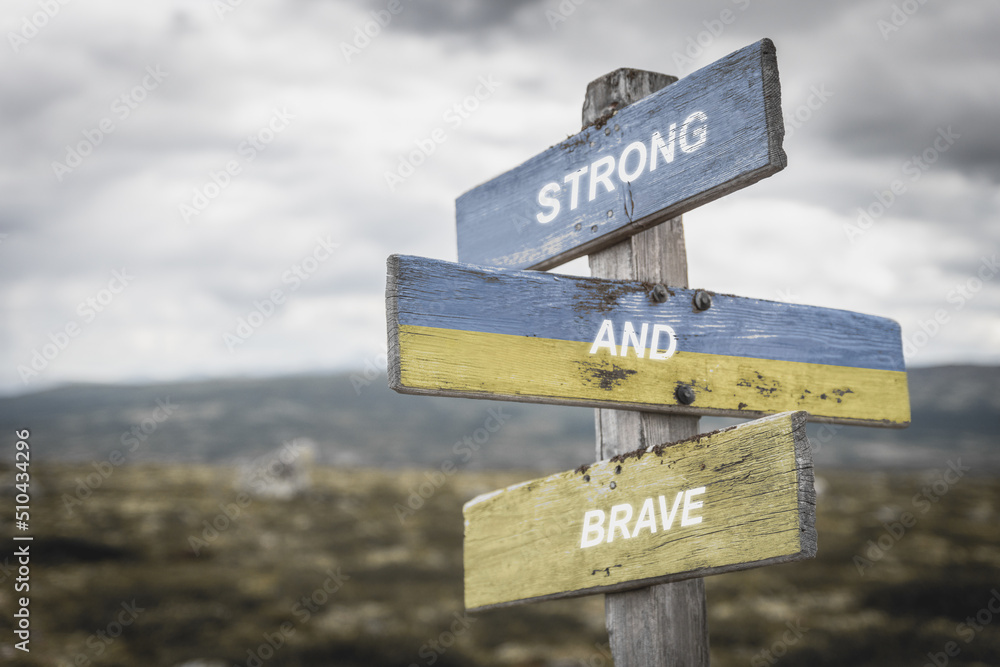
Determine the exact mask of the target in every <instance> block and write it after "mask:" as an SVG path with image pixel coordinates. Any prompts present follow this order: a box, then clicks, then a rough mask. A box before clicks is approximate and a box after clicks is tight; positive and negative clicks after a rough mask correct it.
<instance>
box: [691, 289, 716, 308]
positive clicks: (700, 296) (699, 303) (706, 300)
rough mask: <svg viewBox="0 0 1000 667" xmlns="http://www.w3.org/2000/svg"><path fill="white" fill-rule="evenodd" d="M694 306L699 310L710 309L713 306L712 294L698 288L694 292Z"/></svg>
mask: <svg viewBox="0 0 1000 667" xmlns="http://www.w3.org/2000/svg"><path fill="white" fill-rule="evenodd" d="M693 301H694V307H695V308H697V309H698V310H708V309H709V308H711V307H712V295H711V294H709V293H708V292H706V291H705V290H698V291H697V292H695V293H694V299H693Z"/></svg>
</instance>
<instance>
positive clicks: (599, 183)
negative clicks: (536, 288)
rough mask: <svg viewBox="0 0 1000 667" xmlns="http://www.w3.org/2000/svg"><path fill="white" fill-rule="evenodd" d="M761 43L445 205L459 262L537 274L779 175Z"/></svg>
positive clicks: (770, 80)
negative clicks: (450, 207) (451, 213)
mask: <svg viewBox="0 0 1000 667" xmlns="http://www.w3.org/2000/svg"><path fill="white" fill-rule="evenodd" d="M783 133H784V126H783V124H782V120H781V106H780V99H779V84H778V67H777V62H776V59H775V50H774V44H772V43H771V40H769V39H764V40H761V41H760V42H757V43H756V44H751V45H750V46H748V47H746V48H744V49H741V50H739V51H737V52H735V53H733V54H730V55H728V56H726V57H725V58H723V59H722V60H719V61H717V62H715V63H712V64H711V65H709V66H708V67H705V68H703V69H700V70H698V71H697V72H694V73H692V74H691V75H689V76H687V77H685V78H684V79H682V80H681V81H678V82H677V83H675V84H673V85H671V86H668V87H666V88H663V89H662V90H660V91H659V92H656V93H653V94H652V95H649V96H648V97H645V98H644V99H641V100H639V101H638V102H636V103H635V104H632V105H631V106H628V107H625V108H623V109H621V110H620V111H619V112H618V113H617V114H615V116H614V117H613V118H610V119H607V121H606V122H603V123H602V122H597V123H596V124H595V125H593V126H591V127H588V128H586V129H584V130H583V131H582V132H580V134H577V135H576V136H574V137H570V138H569V139H567V140H565V141H563V142H562V143H560V144H558V145H556V146H553V147H552V148H550V149H548V150H547V151H545V152H544V153H542V154H540V155H537V156H535V157H533V158H531V159H530V160H528V161H527V162H525V163H524V164H522V165H521V166H519V167H517V168H515V169H513V170H511V171H509V172H507V173H506V174H503V175H502V176H499V177H497V178H495V179H493V180H491V181H490V182H488V183H485V184H483V185H481V186H479V187H478V188H475V189H474V190H471V191H469V192H467V193H465V194H464V195H462V196H461V197H459V198H458V200H457V201H456V202H455V211H456V217H457V228H458V259H459V261H462V262H469V263H471V264H485V265H489V266H497V267H502V268H508V269H525V268H533V269H548V268H552V267H554V266H558V265H559V264H562V263H563V262H566V261H568V260H570V259H573V258H574V257H579V256H581V255H585V254H587V253H592V252H594V251H596V250H599V249H601V248H604V247H607V246H609V245H613V244H614V243H616V242H618V241H620V240H622V239H623V238H625V237H627V236H630V235H632V234H635V233H636V232H637V231H640V230H642V229H645V228H647V227H651V226H653V225H656V224H659V223H661V222H664V221H666V220H668V219H670V218H672V217H675V216H677V215H679V214H680V213H683V212H684V211H689V210H691V209H693V208H695V207H697V206H700V205H702V204H705V203H707V202H709V201H712V200H713V199H717V198H719V197H721V196H723V195H725V194H727V193H729V192H733V191H735V190H738V189H740V188H743V187H746V186H747V185H750V184H751V183H755V182H757V181H759V180H760V179H762V178H764V177H766V176H770V175H771V174H773V173H775V172H777V171H779V170H781V169H782V168H783V167H784V166H785V153H784V151H782V150H781V137H782V135H783Z"/></svg>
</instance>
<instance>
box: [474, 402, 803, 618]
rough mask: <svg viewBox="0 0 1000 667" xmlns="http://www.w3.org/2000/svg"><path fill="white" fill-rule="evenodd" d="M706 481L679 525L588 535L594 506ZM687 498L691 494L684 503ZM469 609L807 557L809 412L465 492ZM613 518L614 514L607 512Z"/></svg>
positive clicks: (669, 495)
mask: <svg viewBox="0 0 1000 667" xmlns="http://www.w3.org/2000/svg"><path fill="white" fill-rule="evenodd" d="M699 487H705V491H704V493H702V494H700V495H698V496H697V497H696V498H697V499H698V500H700V501H701V502H702V503H703V506H702V507H701V508H699V509H697V510H692V511H691V513H690V516H691V517H694V516H695V511H697V512H698V516H701V518H702V521H701V522H700V523H698V524H695V525H688V526H681V525H680V519H681V508H680V507H679V508H678V510H677V516H676V517H675V519H674V523H673V525H672V527H671V528H670V529H669V530H666V531H664V530H662V523H660V517H659V512H658V513H657V522H658V526H659V529H658V530H657V532H655V533H653V532H651V531H650V530H649V529H648V528H647V529H643V530H640V531H638V534H637V535H635V536H633V537H631V538H630V539H623V537H622V536H621V533H620V532H619V531H616V538H615V539H614V540H612V541H611V542H606V541H602V542H601V543H600V544H597V545H596V546H589V547H583V546H581V545H582V543H583V537H584V515H585V513H586V512H587V511H588V510H597V509H599V510H602V511H604V512H605V515H606V517H610V515H611V510H612V507H613V506H615V505H621V504H626V503H627V504H630V505H631V506H632V508H633V516H632V521H631V522H629V524H630V527H631V524H634V523H635V521H636V520H637V519H638V518H639V513H640V511H641V507H642V505H643V503H644V501H645V499H646V498H653V499H654V501H653V503H654V505H658V498H659V496H660V495H663V496H664V497H665V498H666V500H667V506H668V508H671V506H672V505H673V502H674V500H675V497H676V494H677V493H678V492H679V491H686V490H690V489H696V488H699ZM682 504H683V503H682ZM464 514H465V550H464V559H465V605H466V607H467V608H468V609H481V608H487V607H495V606H505V605H508V604H513V603H517V602H525V601H530V600H537V599H548V598H554V597H569V596H575V595H587V594H592V593H600V592H609V591H615V590H624V589H628V588H636V587H640V586H647V585H650V584H653V583H660V582H663V581H672V580H678V579H684V578H689V577H695V576H705V575H707V574H717V573H720V572H727V571H732V570H737V569H745V568H749V567H757V566H760V565H766V564H772V563H776V562H785V561H789V560H798V559H801V558H808V557H811V556H813V555H814V554H815V545H816V541H815V529H814V522H815V494H814V492H813V476H812V458H811V454H810V451H809V445H808V441H807V439H806V436H805V414H804V413H802V412H795V413H783V414H780V415H774V416H772V417H767V418H764V419H760V420H757V421H753V422H748V423H746V424H742V425H740V426H738V427H734V428H731V429H728V430H724V431H719V432H715V433H711V434H706V435H702V436H697V437H696V438H693V439H691V440H687V441H682V442H681V443H678V444H675V445H668V446H662V447H656V448H652V447H651V448H649V450H639V451H638V452H633V453H632V454H629V455H624V456H621V457H615V458H613V459H610V460H606V461H601V462H599V463H595V464H593V465H591V466H589V467H587V468H586V469H583V468H581V469H578V470H575V471H571V472H563V473H559V474H556V475H551V476H549V477H545V478H543V479H536V480H532V481H529V482H524V483H521V484H517V485H515V486H511V487H509V488H507V489H503V490H500V491H494V492H493V493H490V494H486V495H483V496H480V497H478V498H475V499H473V500H472V501H470V502H469V503H467V504H466V506H465V509H464ZM603 525H604V527H605V529H606V528H607V527H608V525H609V518H606V519H605V521H604V523H603Z"/></svg>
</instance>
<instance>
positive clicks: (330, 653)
mask: <svg viewBox="0 0 1000 667" xmlns="http://www.w3.org/2000/svg"><path fill="white" fill-rule="evenodd" d="M390 4H391V5H392V6H393V7H395V8H398V9H399V11H398V12H389V11H388V8H389V7H390ZM998 25H1000V3H996V2H991V1H989V0H968V1H966V2H961V3H944V2H923V1H921V2H916V1H910V0H907V1H906V2H899V1H898V0H843V1H842V2H837V3H804V2H792V1H791V0H786V1H784V2H769V3H764V2H752V1H751V0H699V1H697V2H695V1H694V0H677V1H675V2H670V3H662V2H649V1H646V0H623V1H621V2H614V3H612V2H607V1H605V2H601V1H600V0H512V1H510V2H488V1H487V0H455V1H454V2H448V3H440V2H439V3H434V2H410V1H409V0H402V2H400V3H398V4H397V3H395V2H394V0H393V2H390V1H389V0H364V1H363V2H356V1H350V0H254V2H252V3H251V2H242V1H241V0H213V1H212V2H205V1H204V0H146V2H142V3H121V2H113V1H110V0H88V1H87V2H67V1H65V0H9V1H8V2H6V3H5V11H3V12H0V29H2V30H0V32H2V34H3V35H4V38H5V44H6V46H5V47H4V48H3V49H0V92H2V97H3V100H4V104H2V105H0V120H2V122H0V193H2V195H3V206H2V210H0V448H2V451H3V452H4V453H3V454H2V455H0V499H2V501H3V503H6V504H4V505H3V506H2V507H0V539H3V540H4V541H5V543H6V544H8V545H9V544H12V541H11V539H10V536H11V533H12V531H13V530H14V528H15V527H14V525H13V524H12V520H13V517H12V513H13V508H14V505H15V502H16V500H15V498H16V496H15V492H16V488H15V487H14V486H13V484H14V477H13V476H14V475H15V474H16V473H17V472H19V471H18V470H16V469H15V468H14V467H13V466H14V458H13V453H14V442H15V436H14V432H15V430H20V429H25V428H27V429H30V431H31V438H30V442H31V454H32V459H31V467H30V470H31V475H32V482H31V498H32V499H31V521H30V533H31V535H32V536H33V537H34V541H33V542H32V563H31V591H30V594H31V619H32V626H31V627H32V632H33V634H32V638H31V649H32V650H31V653H28V654H25V653H22V652H21V651H17V650H16V649H14V648H13V639H14V636H13V634H12V633H11V627H12V613H13V610H14V608H15V604H16V600H15V591H14V586H15V583H16V576H17V575H16V574H15V573H16V570H15V569H13V566H14V565H15V563H14V559H13V557H12V556H11V555H10V550H9V549H6V548H5V549H4V550H0V664H10V665H25V666H31V667H39V666H43V665H44V666H45V667H51V666H57V667H62V666H65V665H73V666H74V667H89V666H90V665H94V666H99V665H129V666H132V665H155V666H157V667H159V666H161V665H162V666H164V667H233V666H236V665H240V666H243V667H263V666H264V665H266V666H268V667H270V666H278V665H282V666H283V665H288V666H294V667H299V666H303V667H304V666H307V665H308V666H310V667H311V666H314V665H346V666H349V667H353V666H355V665H357V666H361V665H398V666H403V667H410V666H412V665H416V666H419V667H424V666H426V667H431V666H432V665H437V666H449V665H475V666H478V665H484V666H485V665H497V666H500V665H503V666H531V667H536V666H537V667H571V666H577V665H580V666H587V667H599V666H601V665H609V664H610V656H609V654H608V647H607V634H606V631H605V629H604V619H603V601H602V598H601V597H600V596H593V597H588V598H581V599H578V600H573V601H559V602H548V603H543V604H537V605H528V606H521V607H516V608H511V609H506V610H499V611H493V612H489V613H485V614H482V615H477V616H470V617H466V616H465V615H464V613H463V609H462V558H461V539H462V519H461V507H462V504H463V503H464V502H465V501H467V500H468V499H470V498H472V497H473V496H474V495H476V494H478V493H481V492H484V491H491V490H494V489H496V488H500V487H502V486H504V485H507V484H510V483H514V482H519V481H523V480H525V479H527V478H531V477H536V476H539V475H542V474H545V473H548V472H552V471H556V470H564V469H569V468H575V467H576V466H578V465H580V464H581V463H584V462H589V461H592V460H593V459H594V431H593V411H592V410H590V409H577V408H553V407H543V406H536V405H523V404H516V403H490V402H482V401H467V400H461V399H444V398H437V399H432V398H427V397H417V396H400V395H395V394H393V393H392V392H390V391H389V390H388V388H387V386H386V379H385V354H384V351H385V340H386V336H385V333H386V332H385V324H386V319H385V308H384V295H385V260H386V257H387V256H388V255H390V254H391V253H400V254H411V255H419V256H424V257H432V258H439V259H445V260H454V259H455V258H456V242H455V241H456V239H455V205H454V202H455V199H456V197H458V196H460V195H461V194H462V193H463V192H466V191H467V190H469V189H470V188H473V187H475V186H476V185H478V184H480V183H483V182H485V181H487V180H489V179H491V178H493V177H495V176H497V175H498V174H501V173H503V172H505V171H507V170H509V169H511V168H512V167H514V166H516V165H518V164H520V163H521V162H523V161H524V160H526V159H528V158H529V157H531V156H533V155H536V154H537V153H539V152H541V151H543V150H545V149H546V148H547V147H549V146H551V145H553V144H555V143H557V142H559V141H561V140H563V139H564V138H565V137H567V136H571V135H573V134H575V133H576V132H577V131H578V130H579V128H580V109H581V104H582V101H583V97H584V91H585V89H586V86H587V84H588V82H590V81H592V80H594V79H595V78H597V77H600V76H602V75H603V74H605V73H608V72H611V71H613V70H615V69H618V68H620V67H631V68H637V69H647V70H651V71H656V72H663V73H667V74H673V75H676V76H686V75H688V74H690V73H692V72H694V71H696V70H697V69H699V68H701V67H704V66H706V65H708V64H710V63H712V62H713V61H716V60H718V59H719V58H722V57H724V56H726V55H727V54H729V53H731V52H733V51H735V50H737V49H740V48H743V47H745V46H746V45H748V44H751V43H754V42H757V41H758V40H760V39H762V38H765V37H767V38H770V39H772V40H773V41H774V43H775V45H776V48H777V54H778V55H777V57H778V64H779V73H780V80H781V110H782V116H783V119H784V123H785V134H784V140H783V147H784V150H785V152H786V153H787V155H788V167H787V168H786V169H784V170H782V171H781V172H779V173H777V174H775V175H773V176H772V177H769V178H767V179H764V180H762V181H760V182H759V183H756V184H754V185H753V186H751V187H748V188H746V189H744V190H740V191H739V192H734V193H731V194H729V195H726V196H725V197H723V198H721V199H719V200H717V201H713V202H710V203H708V204H706V205H704V206H701V207H699V208H697V209H695V210H693V211H691V212H689V213H686V214H685V216H684V226H685V243H686V252H687V257H688V265H689V283H690V284H691V285H692V286H693V287H698V288H701V289H707V290H710V291H714V292H719V293H730V294H739V295H741V296H745V297H749V298H757V299H766V300H772V301H773V300H777V301H782V302H789V303H799V304H809V305H814V306H820V307H826V308H840V309H846V310H851V311H855V312H862V313H869V314H873V315H879V316H883V317H888V318H891V319H894V320H896V321H897V322H898V323H899V324H900V327H901V330H902V342H903V350H904V355H905V358H906V363H907V368H908V370H909V382H910V392H911V398H912V412H913V423H912V425H911V426H910V427H909V428H908V429H905V430H883V429H872V428H865V429H862V428H853V427H834V426H822V425H812V426H811V428H810V431H809V433H810V438H811V441H812V443H813V447H814V453H815V462H816V473H817V491H818V495H819V503H818V532H819V553H818V556H817V558H815V559H814V560H809V561H804V562H799V563H794V564H786V565H782V566H774V567H766V568H760V569H757V570H751V571H747V572H743V573H736V574H728V575H723V576H717V577H714V578H709V579H708V580H707V582H706V586H707V588H708V604H709V622H710V628H709V630H710V635H711V648H712V657H713V664H715V665H723V666H729V665H734V666H735V665H750V667H757V666H758V665H769V666H770V665H789V666H791V665H809V667H818V666H820V665H871V666H875V665H878V666H880V667H881V666H886V665H889V666H895V665H899V666H903V665H911V666H922V665H927V664H931V665H935V666H936V667H941V665H942V664H944V663H945V662H947V663H948V664H962V665H980V666H982V665H1000V621H998V620H997V615H996V613H995V612H993V611H992V609H991V607H990V605H993V608H996V605H997V604H1000V603H996V602H993V601H992V600H996V599H997V597H998V590H1000V576H998V573H1000V516H998V512H1000V497H998V495H1000V450H998V447H1000V437H998V433H1000V428H998V427H1000V417H998V416H1000V280H997V279H996V278H997V276H998V275H1000V268H998V267H1000V265H998V263H997V250H998V249H1000V197H998V195H997V193H998V185H1000V132H997V118H1000V67H997V63H998V62H1000V41H998V40H997V35H996V32H997V30H996V27H997V26H998ZM484 80H485V81H487V82H489V85H488V86H485V87H484V84H483V81H484ZM431 137H436V138H435V139H433V140H432V139H431ZM428 146H431V147H432V148H433V150H432V151H431V149H430V148H427V147H428ZM421 147H423V148H421ZM428 151H431V152H430V153H428ZM556 271H557V272H559V273H568V274H572V275H588V274H589V268H588V266H587V262H586V259H583V258H582V259H578V260H574V261H572V262H569V263H567V264H565V265H564V266H560V267H558V268H557V269H556ZM500 422H502V425H501V427H500V428H499V429H496V430H495V432H490V431H489V430H488V425H493V424H496V423H500ZM730 423H732V420H722V419H703V420H702V424H701V428H702V431H708V430H711V429H714V428H718V427H721V426H726V425H728V424H730ZM452 466H454V470H456V471H457V472H456V473H455V474H453V475H448V474H446V473H445V472H443V471H444V470H445V469H447V470H452ZM907 513H909V514H907ZM910 515H912V516H910ZM904 517H909V518H910V519H913V520H914V521H912V522H909V523H911V525H910V526H903V527H900V526H901V525H902V524H901V522H902V521H903V519H904ZM956 651H957V652H956Z"/></svg>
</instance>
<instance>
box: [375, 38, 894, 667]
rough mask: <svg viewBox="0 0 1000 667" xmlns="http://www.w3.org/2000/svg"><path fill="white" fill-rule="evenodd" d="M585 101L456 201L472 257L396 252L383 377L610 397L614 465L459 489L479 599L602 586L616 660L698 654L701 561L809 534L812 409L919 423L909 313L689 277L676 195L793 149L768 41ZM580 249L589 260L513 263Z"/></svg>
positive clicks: (470, 601)
mask: <svg viewBox="0 0 1000 667" xmlns="http://www.w3.org/2000/svg"><path fill="white" fill-rule="evenodd" d="M675 82H676V83H675ZM661 89H662V90H661ZM583 115H584V122H583V131H582V132H581V133H580V134H578V135H576V136H575V137H572V138H570V139H567V140H566V141H564V142H562V143H560V144H558V145H556V146H553V147H552V148H550V149H549V150H547V151H545V152H543V153H541V154H540V155H537V156H535V157H534V158H531V159H530V160H528V161H527V162H525V163H524V164H522V165H521V166H520V167H517V168H516V169H513V170H512V171H510V172H508V173H506V174H503V175H501V176H499V177H497V178H495V179H493V180H492V181H490V182H488V183H486V184H484V185H481V186H479V187H478V188H475V189H473V190H471V191H470V192H467V193H466V194H464V195H462V196H461V197H460V198H459V199H458V200H457V202H456V213H457V226H458V258H459V260H460V261H462V262H468V263H469V264H455V263H450V262H442V261H438V260H428V259H421V258H417V257H407V256H395V255H394V256H392V257H390V258H389V262H388V276H387V285H386V314H387V324H388V334H389V355H388V356H389V364H388V370H389V382H390V385H391V386H392V388H393V389H395V390H397V391H400V392H404V393H414V394H429V395H440V396H463V397H468V398H493V399H502V400H514V401H527V402H538V403H553V404H560V405H593V406H598V409H597V410H595V427H596V433H597V459H598V461H599V462H598V463H595V464H592V465H589V466H584V467H582V468H580V469H578V470H576V471H572V472H565V473H561V474H558V475H553V476H551V477H547V478H544V479H540V480H535V481H530V482H524V483H522V484H519V485H516V486H513V487H510V488H508V489H504V490H500V491H496V492H494V493H492V494H486V495H485V496H481V497H479V498H477V499H475V500H473V501H471V502H470V503H468V504H467V505H466V507H465V519H466V542H465V554H464V555H465V576H466V606H467V607H468V608H469V609H485V608H491V607H499V606H506V605H510V604H516V603H520V602H528V601H532V600H539V599H549V598H554V597H567V596H573V595H587V594H592V593H601V592H603V593H605V610H606V617H607V627H608V635H609V638H610V641H611V651H612V654H613V657H614V661H615V665H616V667H629V666H632V665H635V666H643V667H648V666H653V665H691V666H699V667H704V666H706V665H708V654H709V652H708V629H707V620H706V619H707V616H706V611H705V607H706V604H705V589H704V583H703V579H702V577H703V576H704V575H708V574H717V573H721V572H726V571H732V570H738V569H743V568H747V567H757V566H761V565H769V564H773V563H779V562H785V561H790V560H796V559H800V558H808V557H810V556H812V555H814V553H815V549H816V536H815V530H814V527H813V526H814V495H813V487H812V460H811V456H810V452H809V446H808V441H807V440H806V438H805V435H804V428H803V427H804V422H805V421H806V420H807V419H810V420H816V421H827V422H835V423H845V424H861V425H868V426H890V427H903V426H906V425H907V423H908V422H909V398H908V394H907V386H906V373H905V368H904V365H903V356H902V345H901V342H902V341H901V337H900V330H899V326H898V325H897V324H896V323H894V322H892V321H890V320H886V319H884V318H878V317H872V316H866V315H859V314H857V313H849V312H845V311H838V310H831V309H825V308H814V307H809V306H798V305H791V304H783V303H774V302H768V301H761V300H757V299H746V298H741V297H736V296H730V295H724V294H713V293H709V292H706V291H704V290H689V289H687V258H686V254H685V249H684V231H683V224H682V222H681V219H680V216H679V214H680V213H682V212H684V211H687V210H690V209H692V208H694V207H696V206H698V205H700V204H703V203H705V202H707V201H710V200H712V199H715V198H718V197H720V196H722V195H724V194H726V193H728V192H732V191H734V190H737V189H739V188H742V187H745V186H747V185H749V184H751V183H754V182H756V181H757V180H760V179H761V178H764V177H766V176H769V175H771V174H773V173H775V172H777V171H779V170H780V169H782V168H783V167H784V166H785V154H784V152H783V150H782V147H781V142H782V138H783V134H784V129H783V122H782V119H781V100H780V85H779V83H778V71H777V64H776V59H775V51H774V45H773V44H772V43H771V41H770V40H767V39H765V40H761V41H760V42H758V43H756V44H752V45H750V46H748V47H746V48H744V49H741V50H740V51H737V52H735V53H733V54H730V55H729V56H727V57H725V58H723V59H722V60H719V61H717V62H715V63H713V64H711V65H709V66H707V67H705V68H703V69H701V70H699V71H697V72H694V73H693V74H691V75H689V76H688V77H686V78H685V79H683V80H681V81H677V80H676V79H675V78H673V77H670V76H667V75H664V74H658V73H654V72H644V71H639V70H616V71H615V72H612V73H610V74H608V75H606V76H604V77H601V78H600V79H597V80H596V81H594V82H592V83H591V84H590V86H589V87H588V90H587V98H586V100H585V102H584V114H583ZM587 253H589V254H590V267H591V273H592V275H593V276H594V278H575V277H570V276H557V275H552V274H547V273H540V272H538V271H518V270H516V269H548V268H551V267H554V266H557V265H558V264H560V263H562V262H565V261H567V260H569V259H572V258H574V257H578V256H581V255H584V254H587ZM477 265H481V266H477ZM620 408H632V409H634V410H642V412H636V411H630V410H623V409H620ZM803 411H804V412H803ZM779 413H780V414H779ZM698 415H727V416H741V417H758V416H761V415H773V416H770V417H764V418H762V419H759V420H757V421H754V422H750V423H748V424H743V425H741V426H739V427H735V428H732V429H728V430H725V431H721V432H717V433H713V434H706V435H703V436H698V435H697V434H698ZM661 443H663V444H661ZM669 443H675V444H673V445H670V444H669ZM650 445H656V446H653V447H651V446H650ZM664 582H666V583H664Z"/></svg>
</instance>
